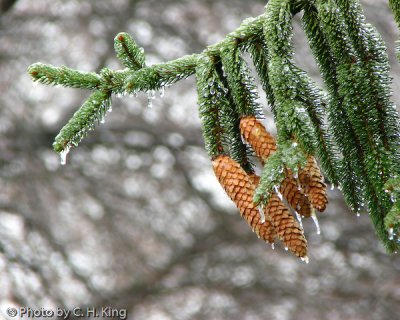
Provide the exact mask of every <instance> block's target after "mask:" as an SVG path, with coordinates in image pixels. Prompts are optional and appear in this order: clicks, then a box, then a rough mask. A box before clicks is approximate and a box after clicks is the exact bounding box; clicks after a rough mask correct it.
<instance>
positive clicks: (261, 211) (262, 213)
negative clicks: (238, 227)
mask: <svg viewBox="0 0 400 320" xmlns="http://www.w3.org/2000/svg"><path fill="white" fill-rule="evenodd" d="M258 212H259V213H260V219H261V223H264V222H265V214H264V210H263V208H262V207H261V206H259V207H258Z"/></svg>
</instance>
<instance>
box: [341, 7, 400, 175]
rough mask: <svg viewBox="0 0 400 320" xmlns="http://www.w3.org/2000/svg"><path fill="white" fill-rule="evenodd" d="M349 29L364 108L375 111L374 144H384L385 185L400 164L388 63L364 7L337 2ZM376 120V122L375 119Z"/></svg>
mask: <svg viewBox="0 0 400 320" xmlns="http://www.w3.org/2000/svg"><path fill="white" fill-rule="evenodd" d="M337 2H338V6H339V7H340V8H341V11H342V12H343V17H344V19H345V21H346V24H347V26H348V28H347V30H348V33H349V36H350V39H351V41H352V44H353V46H354V48H355V51H356V52H357V56H358V57H359V59H360V66H361V68H360V77H362V78H363V80H364V81H362V82H361V85H362V90H363V96H362V99H363V101H365V102H364V104H365V105H368V106H372V107H374V108H373V109H372V111H371V112H370V114H369V115H368V116H369V119H372V121H371V122H372V124H373V123H374V120H376V124H375V127H374V131H375V132H376V133H378V132H379V134H376V136H374V140H375V141H377V140H378V141H379V140H381V141H382V145H381V153H382V155H384V156H382V167H383V169H384V171H383V172H382V173H383V174H382V179H383V180H384V181H386V180H387V179H388V178H389V174H390V173H391V172H393V170H394V169H396V167H397V168H398V166H397V163H399V162H400V158H399V155H398V152H399V151H398V150H399V136H398V133H399V132H400V131H399V116H398V114H397V112H396V108H395V106H394V105H393V103H391V102H390V90H391V89H390V84H391V83H390V79H391V78H390V75H389V69H390V67H389V59H388V56H387V53H386V50H385V49H386V48H385V45H384V43H383V40H382V38H381V37H380V35H379V33H378V32H377V31H376V29H375V28H374V27H372V26H371V25H369V24H367V23H366V22H365V17H364V14H363V11H362V8H361V5H360V3H359V2H358V1H356V0H337ZM373 116H374V117H375V118H373Z"/></svg>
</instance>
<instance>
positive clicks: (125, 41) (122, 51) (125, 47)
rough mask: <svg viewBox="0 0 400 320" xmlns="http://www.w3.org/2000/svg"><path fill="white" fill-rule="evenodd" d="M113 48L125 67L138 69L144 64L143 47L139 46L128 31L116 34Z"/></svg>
mask: <svg viewBox="0 0 400 320" xmlns="http://www.w3.org/2000/svg"><path fill="white" fill-rule="evenodd" d="M114 48H115V52H116V53H117V58H118V59H119V60H120V61H121V62H122V64H123V65H124V66H125V67H126V68H128V69H131V70H138V69H141V68H143V67H144V66H145V65H146V63H145V57H144V51H143V48H139V47H138V45H137V44H136V42H135V40H133V38H132V37H131V36H130V35H129V34H128V33H126V32H121V33H118V34H117V36H116V37H115V39H114Z"/></svg>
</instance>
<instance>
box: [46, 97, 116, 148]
mask: <svg viewBox="0 0 400 320" xmlns="http://www.w3.org/2000/svg"><path fill="white" fill-rule="evenodd" d="M110 105H111V94H110V92H103V91H95V92H93V93H92V94H91V95H90V97H89V98H88V99H87V100H86V101H85V102H84V104H83V105H82V106H81V107H80V108H79V109H78V111H76V112H75V114H74V115H73V116H72V118H71V119H70V120H69V121H68V123H67V124H66V125H65V126H64V127H63V128H62V129H61V131H60V133H59V134H58V135H57V137H56V138H55V141H54V143H53V147H54V150H55V151H56V152H62V151H64V150H65V151H66V152H67V153H68V151H69V149H70V148H71V147H72V146H74V147H76V146H77V145H78V144H79V142H80V141H81V140H82V139H83V138H84V137H85V136H86V135H87V133H88V131H89V130H93V129H94V127H95V125H96V123H99V122H102V121H103V119H104V117H105V115H106V112H107V111H108V110H109V108H110Z"/></svg>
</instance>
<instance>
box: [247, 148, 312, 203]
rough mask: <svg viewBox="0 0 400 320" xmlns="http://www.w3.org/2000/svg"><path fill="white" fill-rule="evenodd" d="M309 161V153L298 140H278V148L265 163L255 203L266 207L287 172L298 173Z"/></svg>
mask: <svg viewBox="0 0 400 320" xmlns="http://www.w3.org/2000/svg"><path fill="white" fill-rule="evenodd" d="M306 163H307V155H306V154H305V153H304V151H303V150H302V148H301V147H300V146H299V144H298V143H296V142H291V141H284V142H281V143H279V142H278V149H277V151H276V152H274V153H273V154H272V155H270V156H269V158H268V161H267V162H266V163H265V165H264V168H263V171H262V174H261V179H260V183H259V185H258V187H257V189H256V192H255V195H254V203H256V204H258V205H262V206H263V207H265V206H266V205H267V204H268V201H269V199H270V197H271V195H272V193H273V192H276V191H277V190H279V186H280V185H281V184H282V181H283V180H284V179H285V177H286V172H287V171H291V172H292V174H293V175H294V176H297V175H298V171H299V169H300V168H303V167H304V166H305V165H306Z"/></svg>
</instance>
